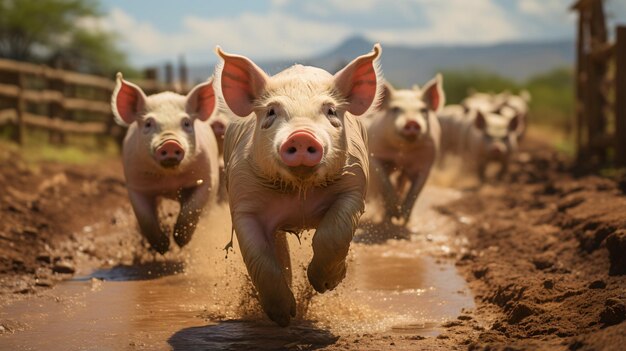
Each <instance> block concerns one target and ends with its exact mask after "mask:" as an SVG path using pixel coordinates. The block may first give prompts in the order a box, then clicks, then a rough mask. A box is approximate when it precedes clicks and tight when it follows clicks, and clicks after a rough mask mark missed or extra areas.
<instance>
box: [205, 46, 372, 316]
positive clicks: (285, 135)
mask: <svg viewBox="0 0 626 351" xmlns="http://www.w3.org/2000/svg"><path fill="white" fill-rule="evenodd" d="M381 50H382V49H381V47H380V45H379V44H376V45H374V49H373V51H372V52H370V53H369V54H366V55H362V56H359V57H357V58H356V59H354V60H353V61H352V62H350V63H349V64H348V65H346V66H345V67H344V68H343V69H342V70H341V71H339V72H337V73H336V74H335V75H331V74H330V73H328V72H327V71H325V70H322V69H319V68H315V67H309V66H301V65H294V66H292V67H290V68H288V69H286V70H284V71H282V72H280V73H278V74H276V75H274V76H268V75H267V74H266V73H265V72H264V71H263V70H262V69H261V68H259V67H258V66H257V65H256V64H254V62H252V61H251V60H250V59H248V58H247V57H244V56H239V55H234V54H228V53H226V52H224V51H222V49H221V48H219V47H217V48H216V51H217V54H218V55H219V57H220V58H221V59H222V61H221V63H220V64H219V65H218V67H217V69H216V84H215V85H216V92H217V94H218V96H220V97H221V98H223V100H224V101H225V102H226V105H227V106H228V107H229V108H230V110H232V111H233V113H235V114H236V115H237V116H239V117H241V118H240V119H239V121H237V122H233V123H231V124H230V126H229V127H228V129H227V130H226V137H225V138H224V161H225V164H226V186H227V190H228V198H229V206H230V212H231V218H232V223H233V228H234V232H235V233H236V235H237V240H238V242H239V248H240V250H241V254H242V257H243V260H244V263H245V265H246V267H247V270H248V274H249V276H250V278H251V281H252V283H253V285H254V287H255V289H256V291H257V292H258V297H259V302H260V304H261V307H262V308H263V310H264V311H265V313H266V314H267V316H268V317H269V318H270V319H271V320H273V321H274V322H275V323H277V324H278V325H280V326H286V325H288V324H289V323H290V320H291V318H292V317H294V316H295V313H296V302H295V299H294V295H293V293H292V291H291V287H290V286H291V263H290V256H289V248H288V245H287V241H286V237H285V236H286V233H300V232H301V231H302V230H307V229H315V233H314V236H313V237H312V247H313V257H312V259H311V262H310V263H309V265H308V268H307V277H308V280H309V282H310V284H311V285H312V286H313V288H314V289H315V290H316V291H318V292H319V293H324V292H325V291H328V290H332V289H334V288H335V287H336V286H337V285H338V284H339V283H340V282H341V281H342V280H343V278H344V277H345V274H346V256H347V254H348V250H349V248H350V242H351V240H352V237H353V235H354V232H355V230H356V227H357V224H358V221H359V219H360V216H361V214H362V213H363V211H364V207H365V195H366V189H367V185H368V177H369V175H368V169H369V163H368V157H367V133H366V130H365V128H364V126H363V125H362V123H361V121H360V120H359V119H357V117H356V116H360V115H363V114H365V113H366V112H368V110H369V109H370V108H372V106H374V105H375V104H376V103H377V101H378V100H379V96H380V91H381V85H382V83H381V79H382V72H381V71H380V68H379V63H378V62H379V60H378V58H379V56H380V53H381ZM250 114H252V115H251V116H248V115H250ZM246 116H248V117H246Z"/></svg>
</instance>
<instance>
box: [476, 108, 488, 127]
mask: <svg viewBox="0 0 626 351" xmlns="http://www.w3.org/2000/svg"><path fill="white" fill-rule="evenodd" d="M474 127H476V128H477V129H479V130H485V129H487V120H486V119H485V116H484V115H483V113H482V112H481V111H480V110H476V118H475V119H474Z"/></svg>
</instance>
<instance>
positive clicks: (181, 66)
mask: <svg viewBox="0 0 626 351" xmlns="http://www.w3.org/2000/svg"><path fill="white" fill-rule="evenodd" d="M188 78H189V71H188V70H187V63H186V62H185V56H183V55H181V56H180V58H179V60H178V81H179V82H180V90H181V91H180V93H181V94H185V93H187V92H188V89H189V86H188V83H189V81H188Z"/></svg>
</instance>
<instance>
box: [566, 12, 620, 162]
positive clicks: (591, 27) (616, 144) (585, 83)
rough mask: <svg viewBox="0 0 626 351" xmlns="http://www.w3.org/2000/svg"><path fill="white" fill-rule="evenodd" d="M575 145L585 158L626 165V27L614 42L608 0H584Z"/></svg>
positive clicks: (579, 14) (579, 26)
mask: <svg viewBox="0 0 626 351" xmlns="http://www.w3.org/2000/svg"><path fill="white" fill-rule="evenodd" d="M572 10H575V11H577V12H578V33H577V36H578V39H577V56H576V145H577V153H578V159H579V161H580V162H589V163H592V164H609V163H613V164H614V165H616V166H621V167H624V166H626V27H623V26H618V27H617V28H616V40H615V42H614V43H611V42H609V39H608V36H609V33H608V31H607V26H606V18H605V13H604V2H603V0H580V1H577V2H576V3H575V4H574V5H573V6H572Z"/></svg>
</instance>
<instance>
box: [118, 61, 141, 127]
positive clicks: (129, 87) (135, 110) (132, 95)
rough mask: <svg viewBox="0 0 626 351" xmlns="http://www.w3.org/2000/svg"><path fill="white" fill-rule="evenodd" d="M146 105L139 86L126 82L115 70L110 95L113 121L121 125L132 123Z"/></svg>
mask: <svg viewBox="0 0 626 351" xmlns="http://www.w3.org/2000/svg"><path fill="white" fill-rule="evenodd" d="M145 105H146V94H144V92H143V90H141V88H140V87H138V86H136V85H135V84H133V83H130V82H127V81H125V80H124V78H123V77H122V73H120V72H117V75H116V79H115V89H113V95H111V110H112V111H113V116H114V117H115V121H116V122H117V123H118V124H119V125H122V126H128V125H129V124H131V123H133V122H134V121H135V120H136V119H137V116H138V115H139V113H141V111H143V109H144V107H145Z"/></svg>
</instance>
